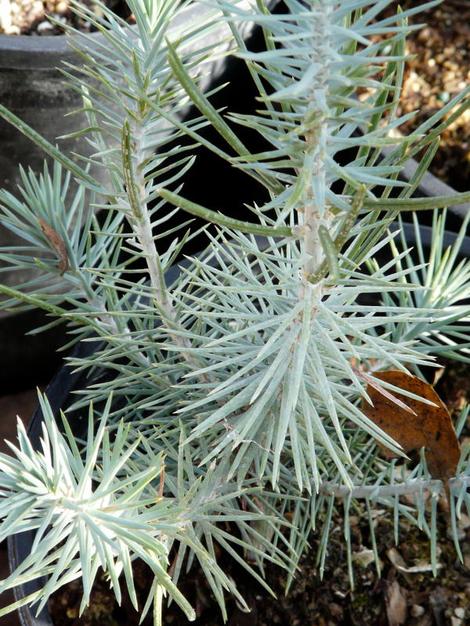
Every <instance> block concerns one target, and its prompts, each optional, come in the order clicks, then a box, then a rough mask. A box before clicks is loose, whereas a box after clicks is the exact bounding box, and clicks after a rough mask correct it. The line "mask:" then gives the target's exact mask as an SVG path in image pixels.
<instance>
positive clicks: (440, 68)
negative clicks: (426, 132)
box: [389, 0, 470, 191]
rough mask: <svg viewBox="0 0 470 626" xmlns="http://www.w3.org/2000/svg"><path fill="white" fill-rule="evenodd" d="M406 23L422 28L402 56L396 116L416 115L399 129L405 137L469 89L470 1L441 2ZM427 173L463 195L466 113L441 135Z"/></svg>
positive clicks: (469, 167) (410, 2)
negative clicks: (407, 56)
mask: <svg viewBox="0 0 470 626" xmlns="http://www.w3.org/2000/svg"><path fill="white" fill-rule="evenodd" d="M417 4H422V3H421V2H419V3H418V2H417V0H396V2H394V3H393V5H392V6H391V7H390V9H389V12H396V9H397V5H400V6H401V7H402V8H403V9H410V8H412V7H414V6H416V5H417ZM409 23H410V24H423V23H425V26H424V28H422V29H421V30H419V31H416V32H413V33H410V35H409V36H408V38H407V44H406V52H407V54H409V55H413V56H412V57H411V58H410V59H409V60H408V62H407V63H406V68H405V75H404V81H403V91H402V95H401V98H400V106H399V110H398V114H402V115H404V114H406V113H411V112H413V111H415V112H416V116H415V117H414V118H412V119H411V120H409V121H408V122H406V123H405V124H403V125H402V126H401V127H400V132H401V133H403V134H405V135H406V134H409V133H410V132H412V131H413V130H415V129H416V128H417V126H418V125H419V124H421V123H422V122H424V121H426V120H427V119H429V118H430V117H431V116H432V115H433V114H434V113H436V112H437V111H438V110H439V109H441V108H442V107H443V106H444V105H445V104H447V103H448V102H449V101H450V100H451V99H452V98H453V97H454V96H456V95H457V94H459V93H460V92H461V91H462V90H463V89H465V88H466V87H467V86H468V85H469V84H470V47H469V46H470V0H445V1H444V2H442V4H439V5H438V6H435V7H433V8H431V9H427V10H426V11H424V12H423V13H419V14H418V15H414V16H412V17H410V18H409ZM451 114H452V111H450V112H449V113H448V115H447V117H449V116H450V115H451ZM430 170H431V172H432V173H433V174H434V175H435V176H437V177H438V178H440V179H441V180H443V181H445V182H446V183H448V184H449V185H450V186H451V187H454V189H457V190H459V191H467V190H468V188H469V186H470V109H468V108H467V110H466V111H465V112H464V113H463V114H462V115H461V116H460V117H459V118H458V119H456V120H454V121H452V123H451V124H450V125H449V127H448V128H447V129H446V130H445V131H444V132H443V133H442V135H441V142H440V145H439V149H438V151H437V153H436V156H435V157H434V160H433V162H432V164H431V167H430Z"/></svg>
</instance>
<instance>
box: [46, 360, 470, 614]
mask: <svg viewBox="0 0 470 626" xmlns="http://www.w3.org/2000/svg"><path fill="white" fill-rule="evenodd" d="M469 374H470V367H469V366H467V365H459V364H455V363H453V364H447V366H446V368H445V369H444V371H443V373H442V375H441V376H440V378H439V381H438V382H437V385H436V389H437V391H438V392H439V393H440V395H441V397H442V398H443V399H444V401H445V402H446V404H447V406H448V407H449V409H450V410H451V411H452V413H453V415H454V416H456V415H458V414H459V413H460V410H461V408H462V407H463V406H464V405H465V403H467V402H469V401H470V376H469ZM462 441H463V442H470V423H468V424H467V425H466V427H465V428H464V431H463V435H462ZM441 504H442V503H441ZM374 524H375V531H376V538H377V549H378V554H379V557H380V561H381V573H380V575H378V574H377V571H376V569H375V565H374V563H373V559H372V558H371V556H372V555H371V550H370V545H371V539H370V531H369V524H368V519H367V516H366V514H365V511H364V509H363V508H362V509H361V508H359V509H358V511H357V512H356V514H355V515H354V516H353V517H351V525H352V527H351V532H352V538H353V542H352V543H353V561H354V578H355V587H354V589H351V586H350V583H349V579H348V571H347V565H346V549H345V544H344V540H343V527H342V519H341V518H340V517H339V516H338V517H337V518H336V519H335V520H334V527H333V530H332V532H331V539H330V544H329V551H328V558H327V564H326V570H325V573H324V577H323V580H320V578H319V575H318V567H317V564H316V557H317V552H318V546H319V539H318V537H317V536H315V535H312V537H311V548H310V549H309V550H307V551H306V554H305V557H304V558H303V560H302V561H301V569H300V571H299V573H298V576H297V579H296V580H295V582H294V584H293V586H292V588H291V590H290V592H289V594H288V595H287V596H286V595H285V575H284V574H283V572H282V570H279V569H277V568H274V567H273V568H268V569H267V572H266V579H267V582H268V583H269V585H270V586H271V588H272V589H273V590H274V592H275V593H276V595H277V599H275V598H272V597H270V596H269V595H268V594H267V592H266V591H264V590H263V589H261V588H260V587H259V586H258V585H257V584H256V583H255V582H254V581H253V580H251V579H250V578H249V577H248V575H247V574H246V573H245V571H244V570H243V569H241V568H240V566H238V565H236V564H234V563H233V562H232V561H228V560H227V561H226V562H224V568H225V569H226V571H227V573H228V574H229V575H230V576H231V577H233V579H234V580H236V581H237V584H238V586H239V589H240V591H241V592H242V594H243V595H244V597H245V599H246V600H247V602H248V604H249V606H250V607H251V608H252V611H251V613H248V614H247V613H244V612H242V611H241V610H240V609H239V608H238V607H237V606H236V604H235V603H234V602H233V601H231V600H230V599H228V602H227V604H228V613H229V621H228V624H229V626H273V625H276V624H279V625H280V626H366V625H367V626H369V625H370V626H401V625H405V626H465V625H466V624H469V623H470V517H467V516H465V515H464V516H462V519H461V524H460V538H461V546H462V552H463V558H464V563H460V562H459V560H458V558H457V555H456V552H455V548H454V545H453V541H452V539H450V534H449V533H448V531H447V529H448V514H447V513H446V512H445V507H443V506H442V507H441V508H440V511H439V514H438V526H439V537H440V538H439V540H438V545H437V554H438V563H439V565H438V567H439V570H438V576H437V577H436V578H434V577H433V575H432V573H431V571H430V558H429V542H428V540H427V538H426V537H425V535H424V533H422V532H420V531H419V530H418V529H416V528H415V527H414V526H412V525H411V524H407V523H402V525H401V531H400V537H399V543H398V545H395V542H394V537H393V523H392V520H391V517H390V512H386V511H378V512H377V513H376V514H375V517H374ZM410 568H413V569H414V571H413V569H412V571H409V569H410ZM407 570H408V571H407ZM135 577H136V588H137V592H138V595H139V596H140V597H139V601H140V602H141V603H145V599H146V594H147V592H148V584H149V580H150V579H151V576H150V575H149V572H148V571H147V570H146V566H144V565H142V564H141V563H136V564H135ZM182 589H183V592H184V593H185V595H186V596H187V597H188V599H189V600H190V601H191V602H192V603H193V606H195V607H196V610H197V614H198V619H197V621H196V622H193V623H194V624H195V625H196V626H220V624H222V618H221V615H220V613H219V611H218V609H217V607H216V606H215V602H214V600H213V598H212V597H211V593H210V590H209V589H208V588H207V585H206V583H205V581H204V576H203V574H202V573H201V572H200V571H199V570H198V569H197V568H193V569H192V570H191V572H190V574H189V575H188V576H187V577H186V579H185V581H184V586H183V588H182ZM80 599H81V583H80V582H78V581H77V582H74V583H72V584H71V585H68V586H67V587H64V588H63V589H61V590H59V591H58V592H57V593H56V594H55V596H54V597H53V598H52V600H51V602H50V611H51V613H52V615H53V619H54V624H55V626H124V625H125V626H137V624H138V623H139V615H138V614H137V613H136V612H135V611H134V610H133V609H132V607H131V605H130V602H129V599H128V598H127V597H125V596H124V599H123V603H122V605H121V607H119V606H117V604H116V603H115V601H114V598H113V596H112V593H110V591H109V588H108V583H107V582H106V581H105V580H104V578H103V577H101V578H99V580H98V581H97V584H96V585H95V588H94V591H93V594H92V604H91V606H90V608H89V609H87V610H86V611H85V613H84V614H83V616H82V617H81V618H79V617H78V609H79V605H80ZM151 624H152V621H151V619H150V618H147V620H146V621H144V622H143V625H144V626H151ZM164 624H165V625H167V626H168V625H172V626H188V625H189V622H187V620H186V619H185V617H184V616H183V615H182V614H181V612H180V611H179V610H178V609H177V608H176V607H175V606H174V605H171V606H170V607H169V608H168V609H166V610H165V617H164Z"/></svg>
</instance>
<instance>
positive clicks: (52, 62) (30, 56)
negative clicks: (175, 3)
mask: <svg viewBox="0 0 470 626" xmlns="http://www.w3.org/2000/svg"><path fill="white" fill-rule="evenodd" d="M201 11H202V12H206V13H207V16H208V18H209V16H210V15H211V14H213V11H212V10H211V9H210V7H199V6H188V7H186V8H184V9H183V10H182V11H181V12H180V13H179V14H178V15H177V16H175V19H174V21H173V24H172V26H171V28H170V30H173V29H174V30H175V31H178V29H179V28H181V27H182V26H184V24H186V23H188V22H191V19H192V17H191V16H192V15H193V14H194V16H195V17H196V16H197V18H198V19H199V20H200V19H201ZM128 28H129V29H131V30H134V29H136V28H137V27H136V26H134V25H131V24H129V26H128ZM219 36H220V33H218V35H217V37H219ZM87 40H88V41H89V43H90V44H91V45H93V44H94V43H96V44H99V42H100V40H103V41H104V35H103V34H102V33H101V32H99V31H97V32H93V33H88V32H77V33H76V34H75V33H74V34H73V35H69V34H67V33H64V34H62V35H42V36H41V35H0V70H23V71H28V72H29V71H30V70H35V69H40V70H57V69H58V67H60V66H62V65H63V64H64V63H67V62H68V63H74V62H77V60H78V59H77V53H76V52H75V51H74V49H73V47H72V46H71V44H72V43H74V42H81V43H82V45H83V43H86V41H87Z"/></svg>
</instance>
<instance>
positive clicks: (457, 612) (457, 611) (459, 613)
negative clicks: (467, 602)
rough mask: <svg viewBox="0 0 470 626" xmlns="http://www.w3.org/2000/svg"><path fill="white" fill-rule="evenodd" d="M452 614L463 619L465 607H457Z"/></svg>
mask: <svg viewBox="0 0 470 626" xmlns="http://www.w3.org/2000/svg"><path fill="white" fill-rule="evenodd" d="M454 615H455V616H456V617H460V619H463V618H464V617H465V609H464V608H463V607H461V606H459V607H457V608H456V609H455V610H454Z"/></svg>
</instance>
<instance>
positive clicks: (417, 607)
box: [410, 604, 424, 617]
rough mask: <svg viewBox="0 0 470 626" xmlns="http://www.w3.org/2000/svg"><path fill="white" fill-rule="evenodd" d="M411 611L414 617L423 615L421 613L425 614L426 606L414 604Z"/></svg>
mask: <svg viewBox="0 0 470 626" xmlns="http://www.w3.org/2000/svg"><path fill="white" fill-rule="evenodd" d="M410 613H411V615H412V617H421V615H424V607H423V606H420V605H419V604H413V606H412V607H411V610H410Z"/></svg>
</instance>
